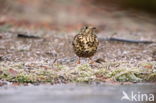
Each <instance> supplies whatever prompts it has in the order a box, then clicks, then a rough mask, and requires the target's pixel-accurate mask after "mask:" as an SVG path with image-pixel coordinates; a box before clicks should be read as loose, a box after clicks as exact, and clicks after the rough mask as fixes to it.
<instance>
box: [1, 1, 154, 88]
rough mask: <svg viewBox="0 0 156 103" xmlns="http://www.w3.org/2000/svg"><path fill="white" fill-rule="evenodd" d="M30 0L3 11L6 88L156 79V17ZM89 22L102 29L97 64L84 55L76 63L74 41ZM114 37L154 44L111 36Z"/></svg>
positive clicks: (3, 53) (115, 9) (99, 32)
mask: <svg viewBox="0 0 156 103" xmlns="http://www.w3.org/2000/svg"><path fill="white" fill-rule="evenodd" d="M28 1H29V0H16V2H11V1H10V2H9V3H10V5H11V6H9V7H8V9H7V10H8V11H5V10H2V11H1V13H0V15H1V17H0V86H2V85H5V84H8V81H9V82H13V84H14V85H16V84H20V83H24V84H27V83H34V84H35V83H51V84H56V83H75V82H76V83H78V82H87V83H91V82H107V83H119V82H120V83H121V82H125V83H133V82H155V81H156V43H155V42H156V34H155V33H156V29H155V28H156V20H155V16H153V15H149V14H146V13H144V12H139V11H133V10H128V11H127V10H123V9H117V8H115V7H111V8H110V7H109V6H104V7H103V6H101V5H99V6H97V5H98V4H96V5H94V4H92V3H87V2H83V3H82V1H81V0H75V1H70V2H68V3H64V2H63V1H59V2H58V1H53V3H49V2H50V1H48V0H47V1H42V2H41V1H40V2H38V0H34V1H32V2H30V1H29V2H28ZM83 25H92V26H95V27H96V28H97V29H98V34H97V36H98V38H99V40H100V45H99V47H98V50H97V53H96V54H95V56H94V57H93V60H94V61H95V63H94V64H89V63H88V60H87V59H84V58H82V60H81V64H76V60H77V57H76V55H75V54H74V52H73V49H72V39H73V37H74V35H76V34H77V33H78V31H79V29H80V28H81V27H82V26H83ZM21 35H26V36H27V37H23V36H21ZM110 37H113V38H120V39H127V40H136V41H152V42H153V43H127V42H119V41H106V40H105V39H106V38H110Z"/></svg>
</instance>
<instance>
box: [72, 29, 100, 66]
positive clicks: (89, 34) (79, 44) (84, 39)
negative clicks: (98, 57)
mask: <svg viewBox="0 0 156 103" xmlns="http://www.w3.org/2000/svg"><path fill="white" fill-rule="evenodd" d="M72 45H73V50H74V52H75V54H76V55H77V56H78V62H77V63H78V64H80V58H89V59H90V60H91V62H90V64H92V63H93V61H92V56H94V54H95V53H96V52H97V48H98V45H99V41H98V39H97V36H96V28H95V27H92V26H84V27H82V28H81V29H80V32H79V33H78V34H77V35H75V36H74V39H73V42H72Z"/></svg>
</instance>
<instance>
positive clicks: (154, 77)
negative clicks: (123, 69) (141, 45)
mask: <svg viewBox="0 0 156 103" xmlns="http://www.w3.org/2000/svg"><path fill="white" fill-rule="evenodd" d="M146 80H147V81H151V82H156V73H152V74H149V76H148V78H147V79H146Z"/></svg>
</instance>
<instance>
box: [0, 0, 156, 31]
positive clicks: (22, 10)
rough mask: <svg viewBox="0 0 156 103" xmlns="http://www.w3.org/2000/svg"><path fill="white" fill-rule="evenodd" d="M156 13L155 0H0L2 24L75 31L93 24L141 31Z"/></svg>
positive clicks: (153, 19)
mask: <svg viewBox="0 0 156 103" xmlns="http://www.w3.org/2000/svg"><path fill="white" fill-rule="evenodd" d="M155 13H156V1H155V0H86V1H84V0H13V1H12V0H0V25H2V24H5V23H9V24H11V25H14V26H17V27H21V26H22V27H27V28H29V29H35V28H39V29H40V28H45V29H50V30H61V31H73V30H75V29H78V28H80V27H81V26H82V25H86V24H87V25H89V24H90V25H95V26H98V27H99V28H101V29H105V30H107V29H108V28H110V29H112V30H120V29H121V28H123V29H126V28H129V29H131V27H130V26H133V27H134V28H132V29H133V30H137V29H140V27H138V26H140V25H139V24H141V25H142V23H143V22H148V23H150V24H147V25H148V27H146V28H150V25H151V24H152V25H153V24H154V25H155V23H156V22H155V18H154V17H153V16H154V14H155ZM151 16H152V17H153V18H151ZM138 20H139V21H138ZM136 21H137V22H139V24H138V23H137V24H136V23H135V22H136ZM120 24H122V25H120ZM119 25H120V26H119Z"/></svg>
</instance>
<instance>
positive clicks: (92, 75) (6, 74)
mask: <svg viewBox="0 0 156 103" xmlns="http://www.w3.org/2000/svg"><path fill="white" fill-rule="evenodd" d="M116 64H117V65H118V66H116ZM144 64H145V67H146V65H151V64H149V63H140V64H138V66H137V67H130V66H129V64H128V63H127V64H126V63H113V64H112V63H105V65H100V66H97V67H94V68H93V67H91V66H90V64H81V65H77V66H76V67H68V66H66V65H58V64H57V65H55V66H54V67H53V68H55V69H45V66H40V65H39V64H32V65H28V67H27V65H25V64H24V63H16V64H11V65H5V66H4V65H0V68H1V71H0V79H1V80H7V81H11V82H20V83H47V82H49V83H60V82H63V83H66V82H94V81H101V82H104V81H105V79H114V80H115V81H119V82H127V81H131V82H141V81H143V80H146V81H155V80H156V79H155V78H156V74H155V72H153V71H154V70H150V71H149V70H148V71H146V70H143V69H147V68H144ZM152 65H154V64H153V63H152ZM46 67H47V66H46ZM108 67H109V68H108ZM115 67H116V68H115ZM147 67H148V66H147ZM10 68H11V69H10ZM12 68H13V69H12ZM28 68H31V69H28ZM48 68H49V67H48ZM110 68H111V69H110ZM112 68H113V69H112ZM150 68H151V66H150ZM152 68H154V67H152ZM142 72H143V73H142ZM144 72H145V73H144Z"/></svg>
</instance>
